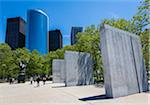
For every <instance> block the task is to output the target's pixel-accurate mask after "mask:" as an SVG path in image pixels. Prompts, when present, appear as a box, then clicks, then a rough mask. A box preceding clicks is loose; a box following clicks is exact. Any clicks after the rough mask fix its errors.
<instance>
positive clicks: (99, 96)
mask: <svg viewBox="0 0 150 105" xmlns="http://www.w3.org/2000/svg"><path fill="white" fill-rule="evenodd" d="M106 99H111V98H110V97H106V95H105V94H104V95H98V96H92V97H85V98H80V99H79V100H81V101H94V100H106Z"/></svg>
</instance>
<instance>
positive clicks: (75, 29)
mask: <svg viewBox="0 0 150 105" xmlns="http://www.w3.org/2000/svg"><path fill="white" fill-rule="evenodd" d="M82 31H83V27H72V28H71V45H73V44H75V43H76V41H77V39H76V35H77V33H78V32H82Z"/></svg>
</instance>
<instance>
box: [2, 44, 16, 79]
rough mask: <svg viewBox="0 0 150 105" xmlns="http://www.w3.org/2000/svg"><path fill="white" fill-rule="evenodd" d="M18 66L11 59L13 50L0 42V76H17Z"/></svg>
mask: <svg viewBox="0 0 150 105" xmlns="http://www.w3.org/2000/svg"><path fill="white" fill-rule="evenodd" d="M18 72H19V69H18V66H17V65H16V64H15V62H14V59H13V52H12V51H11V48H10V47H9V46H8V45H7V44H0V78H9V77H15V78H16V77H17V75H18Z"/></svg>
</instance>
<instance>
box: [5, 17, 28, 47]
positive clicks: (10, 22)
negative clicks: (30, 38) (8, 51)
mask: <svg viewBox="0 0 150 105" xmlns="http://www.w3.org/2000/svg"><path fill="white" fill-rule="evenodd" d="M25 29H26V22H25V20H23V19H22V18H21V17H15V18H8V19H7V28H6V39H5V42H6V43H7V44H8V45H9V46H10V47H11V48H12V49H13V50H14V49H16V48H22V47H25Z"/></svg>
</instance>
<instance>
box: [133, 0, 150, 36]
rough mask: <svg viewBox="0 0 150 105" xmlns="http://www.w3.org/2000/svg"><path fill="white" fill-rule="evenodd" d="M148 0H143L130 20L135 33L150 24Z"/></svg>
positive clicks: (140, 31)
mask: <svg viewBox="0 0 150 105" xmlns="http://www.w3.org/2000/svg"><path fill="white" fill-rule="evenodd" d="M149 14H150V0H143V1H142V2H141V5H140V6H139V7H138V12H137V13H136V15H134V16H133V19H132V22H133V24H134V25H135V26H136V33H137V34H138V35H140V34H141V33H142V31H143V30H144V29H145V28H146V27H148V26H149V24H150V15H149Z"/></svg>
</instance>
